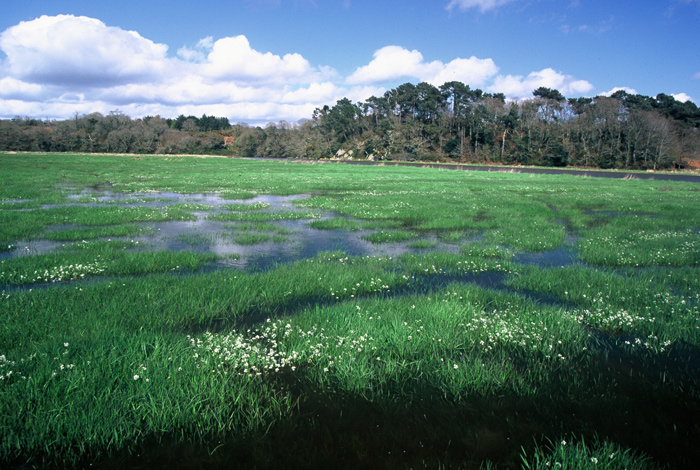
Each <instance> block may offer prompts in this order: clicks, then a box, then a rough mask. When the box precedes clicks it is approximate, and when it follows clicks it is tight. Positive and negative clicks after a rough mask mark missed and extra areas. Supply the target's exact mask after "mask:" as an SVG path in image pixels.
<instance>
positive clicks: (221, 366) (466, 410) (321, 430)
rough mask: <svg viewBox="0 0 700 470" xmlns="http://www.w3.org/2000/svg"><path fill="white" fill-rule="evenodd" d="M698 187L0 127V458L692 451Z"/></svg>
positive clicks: (219, 460) (519, 460)
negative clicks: (77, 140)
mask: <svg viewBox="0 0 700 470" xmlns="http://www.w3.org/2000/svg"><path fill="white" fill-rule="evenodd" d="M699 189H700V187H698V186H697V185H696V184H691V183H674V182H667V181H665V182H656V181H640V180H606V179H596V178H583V177H576V176H547V175H531V174H528V175H522V174H513V173H507V174H506V173H486V172H473V173H471V172H463V171H448V170H436V169H427V168H404V167H365V166H345V165H339V164H332V163H326V164H304V163H284V162H271V161H248V160H234V159H222V158H211V159H200V158H191V157H146V156H144V157H135V156H76V155H64V154H22V155H10V154H1V153H0V322H1V323H2V325H3V326H2V328H0V409H1V410H2V413H0V436H1V437H0V467H2V468H77V467H89V466H93V467H99V468H131V467H134V468H168V467H176V468H329V467H332V468H392V469H393V468H466V469H472V468H487V469H494V468H527V469H545V468H546V469H549V468H557V467H559V468H577V469H587V468H615V469H618V468H619V469H646V468H679V469H680V468H692V467H693V466H694V464H695V463H696V462H697V461H699V460H700V448H699V447H698V446H697V443H698V442H700V316H699V312H698V308H700V191H698V190H699ZM316 237H319V238H316ZM334 237H335V238H334ZM319 240H322V241H323V242H324V243H327V244H328V249H325V248H323V249H318V250H315V251H312V250H309V249H308V246H309V245H313V244H314V243H317V244H319V243H321V241H319ZM348 240H351V241H352V243H350V242H348ZM324 246H325V245H324ZM353 250H354V251H353ZM259 258H265V260H266V261H265V263H264V264H255V263H254V262H253V261H254V260H257V259H259ZM246 263H248V264H246ZM246 266H248V267H246Z"/></svg>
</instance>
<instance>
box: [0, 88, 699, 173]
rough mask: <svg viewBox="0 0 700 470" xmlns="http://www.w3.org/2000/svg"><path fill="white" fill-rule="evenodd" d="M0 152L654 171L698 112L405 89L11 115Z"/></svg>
mask: <svg viewBox="0 0 700 470" xmlns="http://www.w3.org/2000/svg"><path fill="white" fill-rule="evenodd" d="M0 150H9V151H13V150H14V151H46V152H69V151H70V152H116V153H159V154H175V153H205V154H207V153H208V154H225V155H238V156H245V157H265V158H309V159H320V158H337V157H341V158H358V159H366V158H368V159H372V160H424V161H446V160H449V161H460V162H474V163H503V164H524V165H547V166H585V167H600V168H628V169H664V168H673V167H683V166H685V165H687V164H688V163H689V162H691V161H693V160H699V159H700V109H699V108H698V107H697V106H696V105H695V104H693V103H692V102H690V101H688V102H685V103H681V102H679V101H677V100H675V99H674V98H673V97H672V96H669V95H665V94H659V95H657V96H656V97H648V96H643V95H633V94H628V93H626V92H625V91H618V92H616V93H614V94H613V95H612V96H609V97H605V96H597V97H595V98H570V99H568V100H567V99H566V98H565V97H564V96H563V95H562V94H561V93H560V92H559V91H557V90H552V89H549V88H544V87H542V88H538V89H537V90H535V91H534V92H533V97H532V98H531V99H527V100H521V101H520V102H512V101H508V100H506V99H505V96H504V95H502V94H498V93H497V94H490V93H484V92H483V91H482V90H479V89H471V88H470V87H469V86H468V85H464V84H463V83H461V82H449V83H445V84H444V85H442V86H440V87H435V86H433V85H430V84H428V83H424V82H423V83H419V84H417V85H413V84H411V83H405V84H403V85H401V86H399V87H397V88H395V89H392V90H389V91H387V92H386V93H384V95H383V96H381V97H376V96H372V97H370V98H369V99H367V100H366V101H365V102H359V103H353V102H351V101H350V100H348V99H347V98H343V99H341V100H338V101H337V102H336V104H335V105H333V106H324V107H323V108H319V109H316V110H315V111H314V113H313V116H312V117H311V119H308V120H302V121H300V122H298V123H288V122H285V121H280V122H279V123H269V124H267V125H266V126H265V127H264V128H263V127H251V126H248V125H246V124H235V125H233V126H232V125H231V124H230V123H229V121H228V119H226V118H217V117H213V116H206V115H204V116H202V117H201V118H197V117H195V116H182V115H181V116H179V117H178V118H177V119H163V118H161V117H159V116H155V117H151V116H148V117H144V118H142V119H131V118H130V117H129V116H126V115H124V114H122V113H121V112H119V111H115V112H111V113H110V114H108V115H106V116H105V115H102V114H99V113H92V114H88V115H77V114H76V115H75V117H74V118H72V119H68V120H65V121H42V120H37V119H30V118H19V117H18V118H15V119H11V120H0Z"/></svg>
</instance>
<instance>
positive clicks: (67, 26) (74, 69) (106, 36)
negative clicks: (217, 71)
mask: <svg viewBox="0 0 700 470" xmlns="http://www.w3.org/2000/svg"><path fill="white" fill-rule="evenodd" d="M0 49H2V51H3V52H5V54H6V55H7V69H8V72H9V74H10V75H11V76H13V77H14V78H17V79H20V80H23V81H25V82H29V83H36V84H50V85H61V86H71V85H81V86H109V85H113V84H119V83H128V82H142V81H147V80H153V79H154V78H156V77H158V76H159V75H160V74H161V73H162V72H163V71H164V69H165V67H166V64H167V61H166V52H167V49H168V47H167V46H166V45H164V44H156V43H154V42H152V41H150V40H148V39H145V38H143V37H141V36H140V35H139V34H138V33H136V32H134V31H125V30H122V29H120V28H115V27H108V26H106V25H105V24H104V23H102V22H101V21H99V20H96V19H93V18H87V17H84V16H79V17H76V16H73V15H59V16H42V17H40V18H37V19H35V20H32V21H26V22H21V23H20V24H18V25H16V26H13V27H11V28H8V29H7V30H5V31H4V32H3V33H2V34H1V35H0Z"/></svg>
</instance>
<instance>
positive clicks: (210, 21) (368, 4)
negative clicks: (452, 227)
mask: <svg viewBox="0 0 700 470" xmlns="http://www.w3.org/2000/svg"><path fill="white" fill-rule="evenodd" d="M450 80H459V81H462V82H464V83H467V84H469V85H470V86H471V87H472V88H481V89H483V90H485V91H489V92H500V93H505V94H506V96H508V97H509V98H512V99H522V98H527V97H529V96H531V92H532V90H533V89H535V88H537V87H539V86H546V87H549V88H556V89H558V90H560V91H561V92H562V93H563V94H564V95H565V96H567V97H579V96H591V97H592V96H596V95H600V94H608V93H610V92H612V91H614V90H616V89H619V88H624V89H626V90H628V91H630V92H633V93H640V94H643V95H649V96H655V95H657V94H658V93H666V94H671V95H674V96H675V97H676V99H679V100H683V101H685V100H687V99H692V100H693V101H694V102H695V103H696V104H699V103H700V0H637V1H615V0H423V1H411V0H405V1H394V0H387V1H382V0H374V1H367V0H241V1H235V0H227V1H225V0H199V1H197V2H193V1H188V2H183V1H178V0H170V1H161V0H151V1H148V0H146V1H144V0H138V1H132V0H121V1H111V0H110V1H95V0H25V1H22V2H10V1H3V2H2V5H1V6H0V118H10V117H14V116H18V115H19V116H31V117H37V118H48V119H64V118H68V117H71V116H74V115H75V113H78V114H87V113H90V112H101V113H103V114H106V113H108V112H110V111H113V110H120V111H122V112H124V113H126V114H128V115H130V116H132V117H140V116H144V115H156V114H159V115H161V116H163V117H176V116H177V115H179V114H186V115H189V114H194V115H197V116H200V115H202V114H208V115H215V116H226V117H228V118H229V119H230V120H231V122H248V123H251V124H263V123H266V122H277V121H279V120H286V121H290V122H296V121H298V120H299V119H302V118H310V117H311V114H312V112H313V110H314V108H316V107H319V106H323V105H324V104H329V105H332V104H334V103H335V102H336V101H337V100H338V99H340V98H342V97H348V98H350V99H352V100H353V101H360V100H364V99H366V98H368V97H369V96H371V95H372V94H374V95H377V96H379V95H381V94H383V93H384V91H386V90H388V89H390V88H393V87H395V86H397V85H399V84H401V83H404V82H413V83H418V82H420V81H426V82H430V83H433V84H434V85H436V86H439V85H441V84H442V83H444V82H446V81H450Z"/></svg>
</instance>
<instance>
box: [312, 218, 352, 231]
mask: <svg viewBox="0 0 700 470" xmlns="http://www.w3.org/2000/svg"><path fill="white" fill-rule="evenodd" d="M309 227H311V228H315V229H317V230H351V231H355V230H361V229H362V226H361V225H360V223H359V222H357V221H355V220H350V219H346V218H343V217H334V218H332V219H324V220H313V221H311V222H309Z"/></svg>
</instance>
